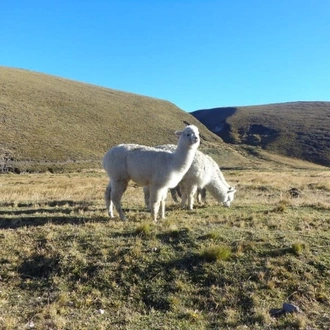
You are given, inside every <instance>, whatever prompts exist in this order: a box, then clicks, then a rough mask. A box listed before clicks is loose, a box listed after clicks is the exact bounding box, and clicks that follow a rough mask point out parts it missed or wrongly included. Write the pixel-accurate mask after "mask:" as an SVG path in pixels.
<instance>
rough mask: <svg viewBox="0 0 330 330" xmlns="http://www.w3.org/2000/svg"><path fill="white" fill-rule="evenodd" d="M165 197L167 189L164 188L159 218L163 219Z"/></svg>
mask: <svg viewBox="0 0 330 330" xmlns="http://www.w3.org/2000/svg"><path fill="white" fill-rule="evenodd" d="M166 197H167V189H165V192H164V195H163V198H162V200H161V203H160V204H161V211H162V213H161V218H162V219H165V200H166Z"/></svg>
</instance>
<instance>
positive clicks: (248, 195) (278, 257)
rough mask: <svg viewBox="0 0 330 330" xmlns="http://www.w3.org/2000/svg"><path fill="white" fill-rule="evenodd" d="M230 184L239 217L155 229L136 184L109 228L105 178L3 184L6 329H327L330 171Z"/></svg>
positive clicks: (173, 211)
mask: <svg viewBox="0 0 330 330" xmlns="http://www.w3.org/2000/svg"><path fill="white" fill-rule="evenodd" d="M224 174H225V177H226V179H227V181H228V182H229V183H231V184H233V185H236V187H237V194H236V199H235V201H234V202H233V204H232V207H231V208H224V207H221V206H219V205H217V203H216V202H215V201H214V200H213V199H212V198H210V197H208V201H207V205H196V208H195V210H193V211H189V212H188V211H186V210H182V209H181V208H180V207H179V206H178V205H175V204H174V203H173V202H172V201H171V199H170V197H168V200H167V212H166V213H167V218H166V219H165V220H164V221H159V222H158V223H152V222H151V221H150V214H148V213H147V212H145V210H144V207H143V194H142V189H141V188H137V187H135V186H134V185H133V184H132V185H130V186H129V189H128V191H127V192H126V194H125V197H124V199H123V207H124V209H125V210H126V214H127V216H128V219H129V220H128V221H127V222H122V221H120V220H118V219H115V220H109V219H108V217H107V215H106V212H105V210H104V203H103V191H104V189H105V186H106V184H107V178H106V175H105V173H103V172H102V171H96V170H95V171H84V172H81V173H72V174H49V173H48V174H47V173H44V174H24V175H13V174H8V175H2V176H1V177H0V178H1V180H0V196H1V198H0V242H1V249H0V328H1V329H329V324H330V250H329V243H330V212H329V210H330V171H309V170H301V171H298V170H287V171H286V172H283V171H277V172H274V171H268V172H267V171H262V172H253V171H243V170H242V171H238V170H235V171H226V172H224ZM292 188H295V189H296V190H297V192H298V195H297V196H294V195H292V194H290V189H292ZM284 302H290V303H293V304H295V305H297V306H299V308H300V309H301V311H302V312H301V313H294V314H287V315H283V316H281V317H278V318H274V317H271V316H270V314H269V311H270V310H271V309H274V308H281V306H282V304H283V303H284Z"/></svg>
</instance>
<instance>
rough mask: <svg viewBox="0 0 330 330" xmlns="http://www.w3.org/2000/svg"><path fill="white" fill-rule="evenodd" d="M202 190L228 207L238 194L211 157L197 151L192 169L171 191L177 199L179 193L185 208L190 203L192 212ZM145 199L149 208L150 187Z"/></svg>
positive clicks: (146, 191)
mask: <svg viewBox="0 0 330 330" xmlns="http://www.w3.org/2000/svg"><path fill="white" fill-rule="evenodd" d="M157 148H160V149H165V150H173V149H174V148H175V146H174V145H168V144H167V145H162V146H157ZM178 188H179V189H178ZM202 189H205V190H206V191H208V192H210V193H211V195H212V196H213V197H214V198H215V199H216V200H217V201H218V202H219V203H223V204H224V205H225V206H227V207H229V206H230V203H231V202H232V201H233V200H234V195H235V192H236V189H235V188H234V187H231V186H230V185H229V184H228V183H227V182H226V180H225V178H224V176H223V173H222V172H221V170H220V168H219V166H218V164H217V163H216V162H215V161H214V160H213V159H212V158H211V157H210V156H208V155H205V154H204V153H202V152H201V151H199V150H197V151H196V154H195V158H194V160H193V162H192V164H191V167H190V168H189V170H188V171H187V173H186V174H185V175H184V177H183V178H182V180H181V181H180V183H179V185H178V187H176V188H174V189H171V193H172V197H174V198H176V193H178V191H179V192H180V194H181V198H182V201H181V205H182V206H183V207H185V205H186V202H188V209H189V210H192V209H193V205H194V195H195V194H196V192H197V190H202ZM175 190H176V191H175ZM144 197H145V202H146V205H147V207H148V199H149V192H148V187H144ZM197 197H198V196H197Z"/></svg>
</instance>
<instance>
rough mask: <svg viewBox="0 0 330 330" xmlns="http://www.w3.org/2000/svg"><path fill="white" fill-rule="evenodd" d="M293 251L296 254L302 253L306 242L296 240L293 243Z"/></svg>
mask: <svg viewBox="0 0 330 330" xmlns="http://www.w3.org/2000/svg"><path fill="white" fill-rule="evenodd" d="M291 249H292V252H293V253H294V254H296V255H300V254H301V253H302V252H303V250H304V244H302V243H299V242H296V243H293V244H292V245H291Z"/></svg>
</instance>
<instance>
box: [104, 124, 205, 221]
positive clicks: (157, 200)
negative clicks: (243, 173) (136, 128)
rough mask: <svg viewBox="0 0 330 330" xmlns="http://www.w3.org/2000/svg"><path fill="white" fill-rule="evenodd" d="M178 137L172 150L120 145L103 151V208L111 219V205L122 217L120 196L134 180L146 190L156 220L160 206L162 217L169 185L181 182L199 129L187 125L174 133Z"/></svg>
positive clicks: (190, 161)
mask: <svg viewBox="0 0 330 330" xmlns="http://www.w3.org/2000/svg"><path fill="white" fill-rule="evenodd" d="M176 135H177V136H178V137H179V140H178V144H177V146H175V147H174V150H162V149H157V148H153V147H148V146H143V145H138V144H120V145H117V146H115V147H113V148H111V149H110V150H108V151H107V152H106V154H105V155H104V158H103V167H104V169H105V170H106V172H107V174H108V176H109V178H110V180H109V184H108V186H107V188H106V190H105V194H104V197H105V202H106V207H107V210H108V212H109V216H110V217H111V218H113V217H114V215H113V204H114V205H115V207H116V210H117V212H118V213H119V216H120V218H121V219H122V220H126V217H125V214H124V212H123V210H122V208H121V198H122V195H123V194H124V192H125V191H126V188H127V185H128V182H129V181H130V180H132V181H134V182H135V183H137V184H138V185H140V186H148V187H149V189H150V206H151V215H152V217H153V219H154V221H156V220H157V215H158V211H159V207H160V205H161V217H162V218H164V217H165V198H166V195H167V191H168V189H169V188H174V187H175V186H177V185H178V183H179V182H180V181H181V179H182V178H183V176H184V175H185V174H186V172H187V171H188V169H189V168H190V166H191V163H192V161H193V159H194V156H195V153H196V151H197V148H198V146H199V144H200V138H199V131H198V128H197V127H196V126H194V125H188V126H186V127H185V129H184V130H183V131H180V132H176Z"/></svg>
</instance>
